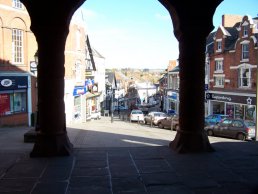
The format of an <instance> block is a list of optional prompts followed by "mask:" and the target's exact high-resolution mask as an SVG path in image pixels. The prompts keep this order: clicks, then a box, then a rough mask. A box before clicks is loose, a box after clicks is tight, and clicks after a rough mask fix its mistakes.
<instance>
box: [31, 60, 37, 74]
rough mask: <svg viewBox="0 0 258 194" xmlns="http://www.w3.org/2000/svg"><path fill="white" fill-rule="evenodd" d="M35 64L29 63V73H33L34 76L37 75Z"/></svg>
mask: <svg viewBox="0 0 258 194" xmlns="http://www.w3.org/2000/svg"><path fill="white" fill-rule="evenodd" d="M37 66H38V65H37V63H36V62H35V61H31V62H30V72H31V73H33V74H34V75H37V72H38V68H37Z"/></svg>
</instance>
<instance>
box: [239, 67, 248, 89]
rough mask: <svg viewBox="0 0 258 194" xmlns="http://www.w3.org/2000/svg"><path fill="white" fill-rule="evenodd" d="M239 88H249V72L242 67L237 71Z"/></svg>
mask: <svg viewBox="0 0 258 194" xmlns="http://www.w3.org/2000/svg"><path fill="white" fill-rule="evenodd" d="M239 87H251V70H250V68H245V67H242V68H240V69H239Z"/></svg>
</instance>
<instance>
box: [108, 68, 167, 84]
mask: <svg viewBox="0 0 258 194" xmlns="http://www.w3.org/2000/svg"><path fill="white" fill-rule="evenodd" d="M106 71H112V72H121V73H123V74H124V75H125V76H126V77H127V78H128V79H129V80H133V81H136V82H146V81H147V82H150V83H153V84H155V83H157V82H158V80H159V79H160V78H161V77H162V75H163V74H164V73H165V70H164V69H162V70H161V69H156V70H154V69H151V70H149V69H129V68H126V69H112V70H110V69H109V70H106Z"/></svg>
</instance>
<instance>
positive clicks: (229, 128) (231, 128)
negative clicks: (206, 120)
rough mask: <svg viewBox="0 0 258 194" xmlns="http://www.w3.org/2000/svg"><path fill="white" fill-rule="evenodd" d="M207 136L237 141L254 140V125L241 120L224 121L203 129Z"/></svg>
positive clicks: (251, 122)
mask: <svg viewBox="0 0 258 194" xmlns="http://www.w3.org/2000/svg"><path fill="white" fill-rule="evenodd" d="M204 129H205V130H206V132H207V134H208V135H209V136H213V135H214V136H223V137H230V138H234V139H239V140H252V139H255V123H254V122H253V121H247V120H243V119H229V118H228V119H224V120H223V121H221V122H220V123H218V124H216V125H208V126H206V127H205V128H204Z"/></svg>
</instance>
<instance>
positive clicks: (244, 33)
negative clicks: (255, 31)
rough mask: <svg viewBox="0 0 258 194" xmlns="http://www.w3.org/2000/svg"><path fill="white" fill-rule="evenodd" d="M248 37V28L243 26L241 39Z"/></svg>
mask: <svg viewBox="0 0 258 194" xmlns="http://www.w3.org/2000/svg"><path fill="white" fill-rule="evenodd" d="M247 36H248V26H243V37H247Z"/></svg>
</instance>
